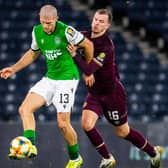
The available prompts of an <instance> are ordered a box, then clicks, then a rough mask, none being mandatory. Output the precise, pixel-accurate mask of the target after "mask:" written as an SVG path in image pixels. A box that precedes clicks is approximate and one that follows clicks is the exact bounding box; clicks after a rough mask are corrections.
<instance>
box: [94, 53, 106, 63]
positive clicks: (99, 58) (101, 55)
mask: <svg viewBox="0 0 168 168" xmlns="http://www.w3.org/2000/svg"><path fill="white" fill-rule="evenodd" d="M105 56H106V54H105V53H104V52H101V53H99V55H98V56H97V57H96V59H97V60H98V61H100V62H103V61H104V58H105Z"/></svg>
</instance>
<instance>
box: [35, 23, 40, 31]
mask: <svg viewBox="0 0 168 168" xmlns="http://www.w3.org/2000/svg"><path fill="white" fill-rule="evenodd" d="M33 30H34V31H36V30H37V31H39V30H42V25H41V24H36V25H35V26H34V27H33Z"/></svg>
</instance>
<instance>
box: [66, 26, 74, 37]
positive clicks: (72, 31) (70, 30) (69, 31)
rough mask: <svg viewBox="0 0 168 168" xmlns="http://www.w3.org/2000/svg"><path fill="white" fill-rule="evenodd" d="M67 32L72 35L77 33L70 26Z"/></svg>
mask: <svg viewBox="0 0 168 168" xmlns="http://www.w3.org/2000/svg"><path fill="white" fill-rule="evenodd" d="M67 33H68V34H69V35H70V36H71V37H74V35H75V31H74V30H73V29H72V28H71V27H68V29H67Z"/></svg>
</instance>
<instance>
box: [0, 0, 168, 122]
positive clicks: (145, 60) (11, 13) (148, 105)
mask: <svg viewBox="0 0 168 168" xmlns="http://www.w3.org/2000/svg"><path fill="white" fill-rule="evenodd" d="M47 2H49V1H47ZM134 2H136V1H134ZM44 3H45V1H43V2H42V1H40V0H37V1H35V2H34V1H32V0H24V1H22V0H16V1H11V0H5V1H3V0H0V22H1V23H2V26H1V27H0V43H1V45H0V68H2V67H4V66H7V65H10V64H13V63H14V62H16V61H17V60H18V59H19V58H20V56H21V55H22V54H23V53H24V52H25V51H26V50H27V49H28V48H29V47H30V43H31V31H32V28H33V25H34V24H36V23H39V20H38V10H39V8H40V7H41V5H43V4H44ZM51 3H53V1H51ZM136 3H138V7H137V8H136V5H134V3H130V4H125V2H124V1H122V0H113V1H112V5H113V8H114V11H117V10H118V11H120V10H121V9H122V12H124V13H127V14H128V16H129V17H130V19H131V18H132V19H136V20H138V19H139V20H140V21H143V22H145V23H146V25H147V27H148V28H149V29H150V27H151V28H152V29H154V28H156V29H158V31H162V32H161V33H163V32H164V33H165V32H166V31H165V30H166V29H164V28H163V29H164V31H163V29H162V28H161V27H160V28H158V27H157V26H156V27H155V26H153V25H165V26H166V21H165V20H164V19H163V18H166V17H167V15H166V14H165V13H164V12H165V11H164V10H163V9H167V7H168V6H167V4H166V5H162V4H160V3H159V4H158V3H157V1H156V0H146V1H144V0H142V1H138V0H137V2H136ZM146 3H147V4H148V5H146ZM32 4H33V5H32ZM54 4H56V6H57V8H58V14H59V15H60V20H62V21H64V22H66V23H68V24H70V25H73V26H75V27H76V28H78V29H79V30H83V29H88V28H89V18H88V16H87V15H86V13H85V11H84V10H78V11H73V9H72V6H71V4H70V3H69V1H68V0H58V1H57V3H56V2H55V1H54ZM155 7H156V8H157V11H158V13H157V12H156V11H155V10H154V9H155ZM162 8H163V9H162ZM148 9H152V11H148ZM146 10H147V12H143V13H144V14H145V17H144V16H143V17H142V11H146ZM152 12H154V13H152ZM163 14H164V15H163ZM160 17H161V18H162V19H161V20H160V19H159V18H160ZM147 20H148V21H147ZM150 25H152V26H150ZM165 28H166V27H165ZM166 33H167V32H166ZM110 34H111V37H112V39H113V41H114V43H115V54H116V62H117V64H118V69H119V72H120V77H121V80H122V82H123V84H124V86H125V87H126V89H127V97H128V100H127V101H128V111H129V114H130V115H129V116H130V117H131V118H133V119H143V117H144V116H146V117H147V118H148V119H152V120H157V119H160V118H163V117H164V116H165V115H168V110H167V109H168V88H167V86H168V77H167V72H168V65H162V64H160V62H159V60H158V58H157V57H156V55H155V53H149V54H144V53H143V52H142V51H141V49H140V48H139V47H138V46H137V44H136V43H133V42H126V41H125V39H124V37H123V36H122V34H121V32H110ZM164 36H165V34H164ZM165 37H166V36H165ZM45 70H46V69H45V65H44V60H43V57H39V58H38V60H37V61H36V63H34V64H32V65H30V66H29V67H27V68H26V69H24V70H22V71H21V72H18V73H17V74H16V75H14V76H13V77H12V78H11V79H8V80H3V79H0V94H1V96H0V120H2V121H19V120H20V118H19V114H18V111H17V109H18V107H19V105H20V103H21V101H22V100H23V99H24V97H25V95H26V93H27V91H28V90H29V88H30V87H31V86H32V85H33V84H34V83H35V82H36V81H37V80H39V79H40V78H41V77H42V76H43V74H44V73H45ZM85 95H86V88H85V87H84V84H83V82H82V80H81V81H80V84H79V87H78V90H77V93H76V101H75V105H74V109H73V117H72V119H73V120H79V119H80V117H81V110H82V104H83V101H84V97H85ZM55 111H56V110H55V108H54V107H53V106H50V107H42V108H41V109H40V110H38V111H37V112H36V114H35V117H36V119H37V120H39V121H51V120H55V117H56V113H55Z"/></svg>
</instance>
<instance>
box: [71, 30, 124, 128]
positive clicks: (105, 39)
mask: <svg viewBox="0 0 168 168" xmlns="http://www.w3.org/2000/svg"><path fill="white" fill-rule="evenodd" d="M84 35H85V36H86V37H87V38H89V39H90V40H91V41H92V42H93V44H94V58H93V59H92V61H91V62H90V63H89V64H87V63H86V62H85V61H84V60H83V59H82V58H81V57H80V56H76V57H75V58H74V60H75V62H76V64H77V65H78V66H79V67H80V69H81V70H82V71H83V72H84V73H85V74H86V75H90V74H94V77H95V83H94V85H93V86H92V87H88V91H89V92H88V95H87V97H86V99H85V104H84V106H83V109H87V110H88V109H89V110H92V111H94V112H95V113H96V114H97V115H98V116H101V115H102V114H104V116H105V117H106V118H107V120H108V121H109V122H110V123H112V124H114V125H116V126H117V125H122V124H124V123H126V122H127V105H126V93H125V89H124V87H123V86H122V84H121V82H120V80H119V75H118V71H117V67H116V64H115V58H114V44H113V42H112V40H111V39H110V38H109V36H108V34H107V33H105V34H104V35H102V36H101V37H98V38H93V39H92V38H91V32H85V33H84Z"/></svg>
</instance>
